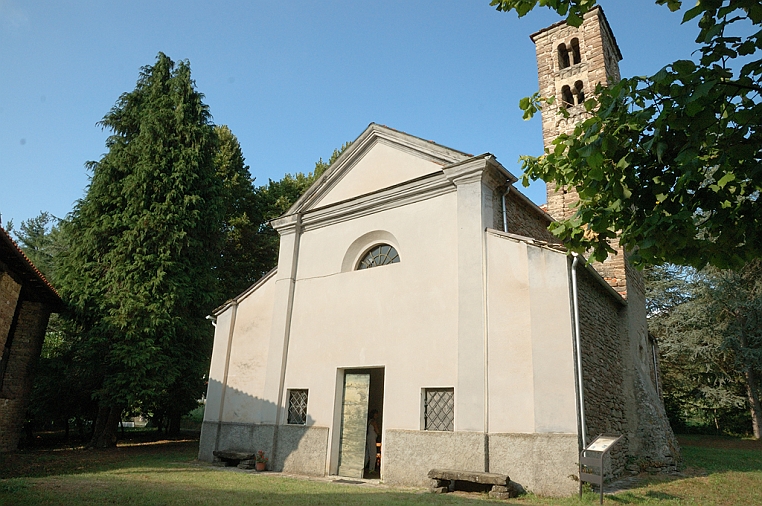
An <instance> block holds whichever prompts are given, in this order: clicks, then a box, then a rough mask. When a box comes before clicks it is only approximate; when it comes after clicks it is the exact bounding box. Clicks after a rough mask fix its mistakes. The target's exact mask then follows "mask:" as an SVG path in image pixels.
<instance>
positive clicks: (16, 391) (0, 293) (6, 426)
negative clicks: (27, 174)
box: [0, 228, 61, 452]
mask: <svg viewBox="0 0 762 506" xmlns="http://www.w3.org/2000/svg"><path fill="white" fill-rule="evenodd" d="M60 305H61V300H60V298H59V297H58V294H57V293H56V292H55V290H54V289H53V288H52V287H51V286H50V284H48V282H47V281H46V280H45V278H44V277H43V276H42V274H40V272H39V271H38V270H37V269H36V268H35V267H34V265H32V263H31V262H30V261H29V259H28V258H26V256H25V255H24V254H23V253H22V252H21V250H19V248H18V246H17V245H16V244H15V243H14V242H13V240H12V239H11V238H10V236H9V235H8V234H7V232H6V231H5V230H3V229H2V228H0V350H1V351H2V356H0V452H2V451H12V450H15V449H16V447H17V446H18V442H19V437H20V434H21V429H22V426H23V422H24V414H25V412H26V409H27V404H28V402H29V395H30V393H31V391H32V384H33V380H34V369H35V366H36V364H37V359H38V357H39V356H40V350H41V349H42V343H43V340H44V339H45V329H46V328H47V325H48V319H49V317H50V313H51V312H52V311H56V310H58V308H59V307H60Z"/></svg>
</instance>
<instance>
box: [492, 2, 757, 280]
mask: <svg viewBox="0 0 762 506" xmlns="http://www.w3.org/2000/svg"><path fill="white" fill-rule="evenodd" d="M596 3H597V1H596V0H492V2H491V4H492V5H494V6H496V7H497V9H498V10H501V11H510V10H514V11H516V12H517V13H518V15H519V16H523V15H525V14H527V13H528V12H529V11H531V10H532V9H533V8H535V7H536V6H538V5H539V6H543V7H548V8H551V9H553V10H555V11H557V12H558V13H559V14H561V15H566V16H567V22H568V23H569V24H571V25H574V26H579V24H580V23H581V21H582V17H583V15H584V13H586V12H587V11H589V10H590V9H591V8H592V7H593V6H595V5H596ZM656 3H657V4H663V5H667V6H668V7H669V9H670V10H672V11H677V10H680V9H681V8H682V2H681V1H680V0H657V1H656ZM695 19H698V35H697V38H696V42H697V44H698V51H697V54H698V60H697V61H693V60H691V59H690V57H691V55H686V58H685V59H681V60H678V61H675V62H672V63H670V64H669V65H667V66H665V67H664V68H663V69H661V70H660V71H659V72H657V73H656V74H654V75H653V76H646V77H632V78H625V79H622V80H621V81H620V82H619V83H616V84H613V85H611V86H610V87H608V88H604V87H601V86H598V87H597V88H596V90H595V94H594V96H593V97H590V98H588V100H587V101H586V102H585V104H584V106H585V108H586V109H587V110H588V111H589V112H590V113H591V117H590V118H589V119H586V120H584V121H583V122H581V123H579V124H578V125H577V127H576V128H575V129H574V131H573V132H572V133H571V134H568V135H567V134H562V135H559V136H558V138H557V139H555V141H554V142H553V144H552V146H551V147H550V148H549V149H548V150H546V153H545V154H544V155H543V156H540V157H531V156H525V157H522V161H523V165H524V170H525V176H524V183H525V184H528V180H529V179H542V180H545V181H555V182H557V183H558V184H560V185H564V186H570V187H575V188H576V189H577V191H578V193H579V196H580V202H579V204H578V206H577V208H576V214H575V215H574V216H573V217H572V218H570V219H569V220H565V221H559V222H556V223H554V224H553V225H552V227H551V230H552V231H553V233H554V234H556V235H557V236H558V237H559V238H560V239H562V240H563V241H564V242H565V243H566V244H568V245H569V247H570V248H571V249H573V250H575V251H578V252H583V251H592V252H593V256H594V257H595V259H597V260H603V259H604V258H605V257H606V256H607V255H608V254H609V253H612V252H613V250H612V248H611V246H610V245H609V242H610V241H611V239H613V238H614V237H620V241H621V244H622V245H623V246H624V247H625V248H626V249H627V250H631V251H632V252H633V255H632V260H633V261H634V262H635V263H641V264H642V263H645V264H662V263H665V262H671V263H675V264H680V265H691V266H695V267H697V268H701V267H703V266H704V265H706V264H707V263H708V264H711V265H714V266H716V267H719V268H727V267H737V266H740V265H743V264H744V263H745V262H746V261H749V260H750V259H753V258H757V257H759V256H761V255H762V206H760V205H759V198H760V190H762V127H761V126H760V122H761V121H762V100H761V98H760V92H762V82H761V81H760V79H761V76H762V60H760V57H759V54H760V50H761V49H762V31H760V26H761V25H762V4H761V3H760V2H759V1H758V0H701V1H699V2H698V3H697V4H696V6H695V7H692V8H690V9H687V10H685V12H684V14H683V18H682V20H683V21H682V22H683V23H687V22H690V21H692V20H695ZM547 99H548V97H540V96H539V95H538V94H535V95H533V96H532V97H531V98H529V99H524V100H523V101H522V103H521V107H522V109H524V111H525V117H527V116H529V117H531V115H532V114H533V113H534V112H536V111H537V110H539V109H542V107H543V105H544V101H546V100H547ZM560 109H561V111H560V113H561V114H564V113H566V112H567V111H565V109H564V108H560ZM583 224H584V225H585V226H584V227H583Z"/></svg>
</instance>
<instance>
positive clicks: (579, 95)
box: [572, 81, 585, 105]
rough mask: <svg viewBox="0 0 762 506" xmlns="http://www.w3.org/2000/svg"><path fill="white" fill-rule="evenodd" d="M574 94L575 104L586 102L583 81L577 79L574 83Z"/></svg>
mask: <svg viewBox="0 0 762 506" xmlns="http://www.w3.org/2000/svg"><path fill="white" fill-rule="evenodd" d="M572 95H574V105H579V104H582V103H584V102H585V90H584V85H583V84H582V81H577V82H575V83H574V89H573V90H572Z"/></svg>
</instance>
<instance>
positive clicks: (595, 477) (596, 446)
mask: <svg viewBox="0 0 762 506" xmlns="http://www.w3.org/2000/svg"><path fill="white" fill-rule="evenodd" d="M622 437H623V436H606V435H603V434H601V435H600V436H598V437H597V438H595V440H594V441H593V442H592V443H590V444H589V445H587V448H585V449H583V450H582V451H581V452H580V453H579V496H580V497H582V482H584V481H586V482H588V483H593V484H595V485H598V487H599V488H600V489H601V504H603V457H604V456H605V455H606V454H607V453H608V452H609V450H611V448H612V447H613V446H614V445H615V444H616V442H617V441H619V440H620V439H622ZM592 468H598V471H599V474H594V473H591V472H590V471H592Z"/></svg>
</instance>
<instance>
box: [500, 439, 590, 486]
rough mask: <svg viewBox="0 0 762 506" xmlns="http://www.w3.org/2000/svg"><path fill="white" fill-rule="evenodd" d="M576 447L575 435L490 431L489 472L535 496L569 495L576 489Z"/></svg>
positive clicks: (577, 469)
mask: <svg viewBox="0 0 762 506" xmlns="http://www.w3.org/2000/svg"><path fill="white" fill-rule="evenodd" d="M577 448H578V442H577V434H490V435H489V471H490V472H491V473H499V474H507V475H508V476H510V477H511V481H515V482H516V483H519V484H521V485H522V486H523V487H524V489H526V490H527V491H530V492H533V493H535V494H538V495H544V496H552V497H559V496H566V495H571V494H574V493H576V492H577V491H578V490H579V482H578V481H576V480H575V479H573V477H576V476H577V473H578V472H579V468H578V467H577V465H578V462H579V451H578V450H577Z"/></svg>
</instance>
